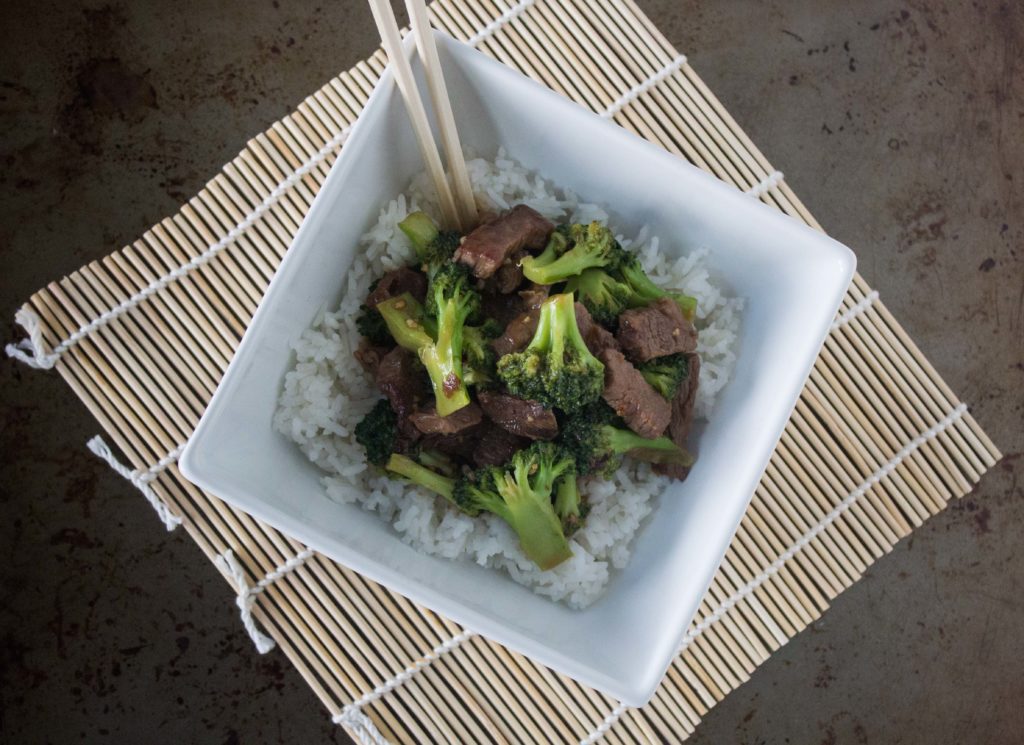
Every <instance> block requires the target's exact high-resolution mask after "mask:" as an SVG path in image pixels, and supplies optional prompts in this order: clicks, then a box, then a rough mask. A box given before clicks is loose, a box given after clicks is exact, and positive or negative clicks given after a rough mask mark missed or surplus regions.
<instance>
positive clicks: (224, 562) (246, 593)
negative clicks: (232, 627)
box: [214, 548, 316, 654]
mask: <svg viewBox="0 0 1024 745" xmlns="http://www.w3.org/2000/svg"><path fill="white" fill-rule="evenodd" d="M315 553H316V552H315V551H313V549H311V548H307V549H305V550H304V551H300V552H299V553H298V554H296V555H295V556H293V557H292V558H290V559H288V561H286V562H285V563H284V564H281V565H280V566H278V567H276V568H274V569H273V570H272V571H270V572H268V573H267V575H266V576H265V577H264V578H263V579H261V580H260V581H259V582H257V583H256V584H255V585H250V584H249V580H248V579H247V578H246V576H245V569H244V568H243V567H242V565H241V563H239V561H238V559H237V558H235V553H234V551H232V550H231V549H230V548H229V549H227V550H225V551H224V553H222V554H220V555H219V556H217V557H216V558H214V562H215V563H216V564H217V566H218V567H220V568H221V569H222V570H223V571H224V572H226V573H227V574H228V575H230V576H231V578H232V579H233V580H234V581H235V587H236V588H237V589H238V597H237V598H236V599H235V603H236V604H237V605H238V612H239V615H240V616H241V618H242V625H243V626H244V627H245V630H246V631H247V632H248V634H249V638H250V639H252V641H253V644H255V645H256V651H258V652H259V653H260V654H266V653H267V652H269V651H270V650H272V649H273V648H274V647H275V644H274V640H273V639H271V638H270V637H268V636H266V635H265V634H264V633H263V632H261V631H260V630H259V628H257V627H256V620H255V619H254V618H253V617H252V607H253V605H255V603H256V598H257V596H259V594H260V593H261V592H263V591H264V590H266V589H267V588H268V587H270V585H272V584H273V583H274V582H277V580H279V579H281V578H282V577H284V576H285V575H286V574H288V573H289V572H293V571H295V570H296V569H298V568H299V567H300V566H302V565H303V564H305V563H306V562H307V561H309V559H310V558H312V556H313V555H314V554H315Z"/></svg>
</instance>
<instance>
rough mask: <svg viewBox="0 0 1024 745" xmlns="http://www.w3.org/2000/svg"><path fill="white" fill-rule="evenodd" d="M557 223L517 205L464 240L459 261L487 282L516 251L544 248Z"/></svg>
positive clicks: (528, 208)
mask: <svg viewBox="0 0 1024 745" xmlns="http://www.w3.org/2000/svg"><path fill="white" fill-rule="evenodd" d="M554 229H555V226H554V223H552V222H551V221H550V220H548V219H547V218H546V217H544V216H543V215H541V214H540V213H539V212H537V211H536V210H533V209H531V208H530V207H527V206H526V205H525V204H517V205H516V206H515V207H513V208H512V209H511V210H509V211H508V212H506V213H505V214H504V215H502V216H501V217H499V218H497V219H496V220H492V221H491V222H489V223H485V224H484V225H481V226H480V227H478V228H477V229H476V230H474V231H473V232H472V233H470V234H469V235H467V236H466V237H465V239H464V240H463V241H462V245H461V246H459V248H458V249H457V250H456V251H455V260H456V261H461V262H462V263H463V264H466V265H467V266H468V267H469V268H470V269H472V270H473V274H475V275H476V276H477V277H479V278H480V279H487V278H488V277H490V276H491V275H492V274H494V273H495V272H496V271H498V267H500V266H501V265H502V264H504V263H505V260H506V259H508V258H509V257H510V256H512V254H514V253H515V252H516V251H519V250H521V249H524V248H534V249H536V248H543V247H544V244H545V243H546V242H547V239H548V236H549V235H551V231H552V230H554Z"/></svg>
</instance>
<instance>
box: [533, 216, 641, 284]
mask: <svg viewBox="0 0 1024 745" xmlns="http://www.w3.org/2000/svg"><path fill="white" fill-rule="evenodd" d="M568 233H569V240H570V241H571V242H572V247H571V248H568V249H565V241H566V237H565V234H564V232H560V231H555V232H554V233H552V235H551V238H550V239H549V241H548V245H547V247H546V248H545V249H544V251H543V253H541V254H540V255H539V256H529V257H527V258H525V259H523V261H522V264H521V265H522V267H523V274H524V275H525V276H526V278H527V279H528V280H530V281H531V282H536V283H537V284H541V285H551V284H555V283H556V282H563V281H565V280H567V279H569V277H572V276H575V275H577V274H580V273H581V272H583V271H585V270H587V269H590V268H592V267H602V266H616V265H617V264H618V262H619V261H621V259H622V255H623V254H624V251H623V249H622V246H620V245H619V242H618V241H617V240H615V236H614V235H612V232H611V231H610V230H608V228H606V227H605V226H603V225H601V223H599V222H592V223H590V224H589V225H578V224H577V225H571V226H569V229H568Z"/></svg>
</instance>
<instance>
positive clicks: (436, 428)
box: [409, 401, 484, 435]
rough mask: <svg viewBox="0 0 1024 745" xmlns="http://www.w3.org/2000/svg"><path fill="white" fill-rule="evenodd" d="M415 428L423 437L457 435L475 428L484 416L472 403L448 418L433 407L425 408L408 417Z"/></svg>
mask: <svg viewBox="0 0 1024 745" xmlns="http://www.w3.org/2000/svg"><path fill="white" fill-rule="evenodd" d="M409 418H410V419H411V420H412V423H413V424H415V425H416V428H417V429H418V430H419V431H420V432H422V433H423V434H425V435H457V434H459V433H461V432H464V431H465V430H467V429H470V428H472V427H475V426H477V425H478V424H480V422H482V421H483V418H484V414H483V412H482V411H480V407H479V406H477V405H476V404H475V403H473V402H472V401H471V402H470V403H469V405H468V406H463V407H462V408H461V409H459V410H458V411H455V412H453V413H451V414H449V415H448V416H440V415H439V414H438V413H437V409H435V408H434V407H433V406H430V407H426V408H423V409H421V410H420V411H417V412H416V413H414V414H412V415H410V416H409Z"/></svg>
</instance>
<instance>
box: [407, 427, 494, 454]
mask: <svg viewBox="0 0 1024 745" xmlns="http://www.w3.org/2000/svg"><path fill="white" fill-rule="evenodd" d="M485 425H486V422H484V423H483V424H478V425H476V426H474V427H470V428H469V429H466V430H463V431H462V432H459V433H458V434H455V435H442V434H431V435H423V439H422V440H420V443H419V445H420V449H421V450H437V451H438V452H441V453H444V454H445V455H450V456H452V457H453V458H455V459H457V460H459V461H462V462H471V461H472V459H473V454H474V453H475V452H476V449H477V447H478V446H479V444H480V433H481V432H482V430H483V427H484V426H485Z"/></svg>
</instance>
